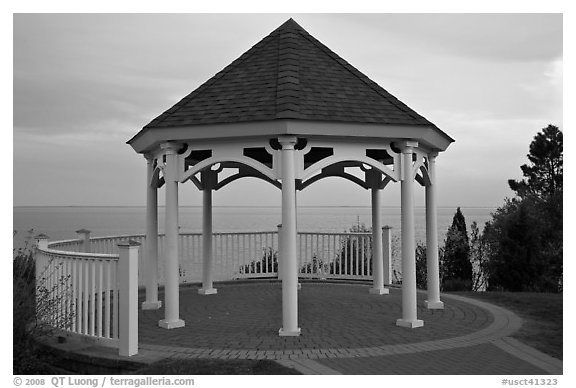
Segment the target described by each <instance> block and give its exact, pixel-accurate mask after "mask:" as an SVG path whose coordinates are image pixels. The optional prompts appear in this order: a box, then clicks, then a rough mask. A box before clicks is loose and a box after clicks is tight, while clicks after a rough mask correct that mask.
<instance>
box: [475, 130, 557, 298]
mask: <svg viewBox="0 0 576 388" xmlns="http://www.w3.org/2000/svg"><path fill="white" fill-rule="evenodd" d="M562 142H563V140H562V132H561V131H560V130H559V129H558V127H556V126H554V125H548V127H546V128H544V129H543V130H542V132H540V133H538V134H537V135H536V136H535V137H534V139H533V141H532V143H530V153H529V154H528V159H529V160H530V162H531V164H530V165H526V164H524V165H522V166H521V169H522V173H523V174H524V177H525V179H523V180H521V181H514V180H509V181H508V183H509V185H510V188H511V189H512V190H514V191H515V192H516V194H517V197H516V198H513V199H507V200H506V203H505V204H504V206H502V207H500V208H498V209H497V210H496V212H495V213H494V214H493V215H492V220H491V221H489V222H487V223H486V227H485V228H484V236H483V239H484V242H485V247H486V250H487V252H486V254H487V256H488V259H489V260H488V264H487V266H486V269H487V275H488V289H489V290H508V291H540V292H558V291H560V290H561V287H562V274H563V263H562V254H563V247H562V244H563V241H562V238H563V236H562V232H563V218H562V210H563V203H562V201H563V200H562V192H563V156H562V154H563V143H562Z"/></svg>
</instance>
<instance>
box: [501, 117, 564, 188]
mask: <svg viewBox="0 0 576 388" xmlns="http://www.w3.org/2000/svg"><path fill="white" fill-rule="evenodd" d="M563 147H564V146H563V135H562V131H560V130H559V129H558V127H556V126H555V125H548V126H547V127H546V128H543V129H542V132H539V133H538V134H537V135H536V136H535V137H534V139H533V140H532V143H530V152H529V154H528V155H526V156H527V157H528V160H529V161H530V165H527V164H523V165H522V166H520V168H521V169H522V174H523V175H524V177H525V179H523V180H521V181H515V180H513V179H510V180H509V181H508V185H509V186H510V188H511V189H512V190H514V191H515V192H516V194H517V195H518V196H519V197H521V198H525V197H527V196H529V195H535V196H537V197H538V198H545V197H547V196H550V195H553V194H555V193H557V192H561V191H562V188H563V182H562V181H563V172H564V171H563V169H564V167H563V156H562V153H563Z"/></svg>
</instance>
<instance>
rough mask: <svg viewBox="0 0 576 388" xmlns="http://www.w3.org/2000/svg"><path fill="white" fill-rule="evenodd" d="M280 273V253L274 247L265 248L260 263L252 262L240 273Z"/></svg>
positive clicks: (241, 269) (243, 267)
mask: <svg viewBox="0 0 576 388" xmlns="http://www.w3.org/2000/svg"><path fill="white" fill-rule="evenodd" d="M277 272H278V251H275V250H274V249H273V248H272V247H266V248H263V253H262V258H261V259H260V260H259V261H252V262H250V263H249V264H245V265H243V266H242V267H240V273H243V274H250V273H277Z"/></svg>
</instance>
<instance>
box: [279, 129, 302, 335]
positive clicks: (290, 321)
mask: <svg viewBox="0 0 576 388" xmlns="http://www.w3.org/2000/svg"><path fill="white" fill-rule="evenodd" d="M278 141H279V142H280V144H281V145H282V151H281V154H282V156H281V157H282V244H281V249H282V251H281V252H280V260H282V328H281V329H280V330H279V332H278V334H279V335H280V336H299V335H300V328H299V327H298V273H297V270H298V263H297V258H296V198H295V197H296V182H295V171H294V152H295V151H294V145H295V144H296V137H293V136H283V137H280V138H278Z"/></svg>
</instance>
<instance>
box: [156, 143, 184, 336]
mask: <svg viewBox="0 0 576 388" xmlns="http://www.w3.org/2000/svg"><path fill="white" fill-rule="evenodd" d="M161 148H162V149H163V150H164V153H165V155H166V167H165V168H164V180H165V186H166V227H165V231H166V238H165V245H164V246H165V248H164V249H165V254H164V257H165V260H166V263H165V285H164V306H165V310H164V319H162V320H160V322H158V325H159V326H160V327H163V328H165V329H175V328H178V327H183V326H184V321H183V320H181V319H180V298H179V294H178V286H179V283H180V276H179V269H178V234H179V232H178V155H177V153H176V152H177V151H176V150H177V148H176V145H175V144H172V143H164V144H162V145H161Z"/></svg>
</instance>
